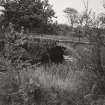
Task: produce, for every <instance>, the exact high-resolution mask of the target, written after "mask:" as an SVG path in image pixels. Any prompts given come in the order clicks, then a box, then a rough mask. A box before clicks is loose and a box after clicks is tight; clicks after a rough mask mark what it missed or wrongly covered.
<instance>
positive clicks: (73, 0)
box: [49, 0, 105, 24]
mask: <svg viewBox="0 0 105 105" xmlns="http://www.w3.org/2000/svg"><path fill="white" fill-rule="evenodd" d="M84 1H87V0H84ZM104 1H105V0H88V5H89V9H92V10H93V11H95V12H96V14H99V13H100V12H104V13H105V9H104V8H103V2H104ZM49 2H50V4H52V5H53V9H54V10H55V12H56V16H57V17H58V18H57V21H58V23H63V24H66V23H67V19H66V16H65V14H64V12H63V11H64V9H65V8H67V7H70V8H75V9H77V10H78V12H82V11H83V10H84V5H83V2H82V0H49Z"/></svg>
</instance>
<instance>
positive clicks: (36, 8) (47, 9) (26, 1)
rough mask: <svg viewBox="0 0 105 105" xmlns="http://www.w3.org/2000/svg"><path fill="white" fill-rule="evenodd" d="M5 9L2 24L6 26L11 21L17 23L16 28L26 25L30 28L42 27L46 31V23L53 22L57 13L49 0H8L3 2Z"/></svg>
mask: <svg viewBox="0 0 105 105" xmlns="http://www.w3.org/2000/svg"><path fill="white" fill-rule="evenodd" d="M2 5H3V7H4V8H5V10H3V17H4V18H3V20H2V24H3V25H4V26H5V27H6V26H7V25H8V24H9V23H10V22H11V23H13V24H15V28H16V29H19V27H21V26H24V27H25V29H27V28H29V29H30V30H32V29H33V27H34V28H35V27H36V28H41V29H40V31H42V32H43V31H44V29H43V28H44V27H43V26H44V25H47V24H49V23H51V21H52V18H53V17H54V15H55V12H54V10H53V9H52V6H51V5H50V4H49V2H48V0H44V1H41V0H36V1H35V0H16V1H15V0H12V1H11V0H8V1H7V2H5V1H4V2H3V3H2Z"/></svg>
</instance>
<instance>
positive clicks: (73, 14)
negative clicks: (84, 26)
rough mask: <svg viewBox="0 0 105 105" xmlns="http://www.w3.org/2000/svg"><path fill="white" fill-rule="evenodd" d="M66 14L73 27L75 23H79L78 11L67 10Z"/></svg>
mask: <svg viewBox="0 0 105 105" xmlns="http://www.w3.org/2000/svg"><path fill="white" fill-rule="evenodd" d="M64 13H65V14H66V16H67V19H68V22H69V23H70V24H71V26H72V27H73V26H74V24H75V23H77V17H78V11H77V10H76V9H74V8H66V9H65V10H64Z"/></svg>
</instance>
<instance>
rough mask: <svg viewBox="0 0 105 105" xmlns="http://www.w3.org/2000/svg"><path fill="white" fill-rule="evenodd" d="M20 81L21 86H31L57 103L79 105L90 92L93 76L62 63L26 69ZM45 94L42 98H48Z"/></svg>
mask: <svg viewBox="0 0 105 105" xmlns="http://www.w3.org/2000/svg"><path fill="white" fill-rule="evenodd" d="M21 80H22V85H23V86H25V85H26V84H27V83H28V84H31V85H33V86H36V87H38V88H39V89H41V91H42V93H43V92H46V94H49V95H51V94H53V95H54V96H52V98H55V100H57V101H59V102H62V103H66V104H67V103H70V102H71V103H72V104H71V105H74V104H76V103H78V104H80V100H82V99H83V97H84V95H86V94H88V93H89V92H90V90H91V87H92V84H93V83H94V80H95V75H94V73H93V72H91V71H87V70H86V71H85V70H79V69H78V67H75V66H74V65H73V64H71V63H64V64H59V65H56V64H52V65H49V66H41V67H34V68H33V69H32V68H28V69H27V70H26V71H22V72H21ZM46 94H44V96H43V97H44V98H48V97H47V96H46ZM50 98H51V97H50ZM47 101H49V100H47ZM50 104H52V103H50ZM56 104H57V103H56ZM56 104H54V105H56ZM68 105H69V104H68Z"/></svg>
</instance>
